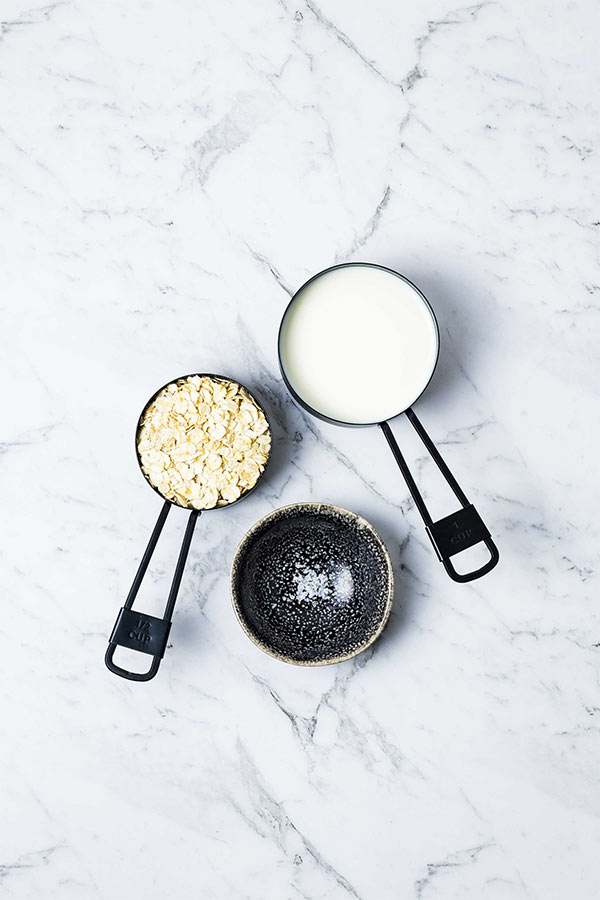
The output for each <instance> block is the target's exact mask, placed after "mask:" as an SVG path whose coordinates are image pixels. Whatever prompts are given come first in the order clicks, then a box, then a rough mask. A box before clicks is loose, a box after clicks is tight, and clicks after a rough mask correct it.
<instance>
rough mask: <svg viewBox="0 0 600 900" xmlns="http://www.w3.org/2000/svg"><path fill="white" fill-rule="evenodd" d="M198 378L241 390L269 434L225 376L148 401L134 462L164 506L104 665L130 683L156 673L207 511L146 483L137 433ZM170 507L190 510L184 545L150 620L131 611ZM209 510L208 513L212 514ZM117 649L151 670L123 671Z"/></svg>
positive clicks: (232, 380) (268, 456)
mask: <svg viewBox="0 0 600 900" xmlns="http://www.w3.org/2000/svg"><path fill="white" fill-rule="evenodd" d="M193 377H199V378H210V379H212V380H215V381H223V382H229V383H231V384H237V385H238V386H239V387H241V388H244V390H245V391H246V393H247V394H248V395H249V396H250V397H251V399H252V400H253V401H254V403H255V404H256V405H257V406H258V407H259V409H260V410H261V411H262V413H263V415H264V416H265V419H266V420H267V424H268V426H269V433H271V426H270V423H269V420H268V418H267V414H266V412H265V410H264V408H263V405H262V404H261V403H259V402H258V400H257V399H256V397H255V396H254V395H253V393H252V392H251V391H249V390H248V388H247V387H245V386H244V385H243V384H241V383H240V382H239V381H237V380H236V379H234V378H227V377H226V376H224V375H212V374H208V373H206V372H204V373H192V375H181V376H180V377H179V378H173V379H172V380H171V381H168V382H167V383H166V384H164V385H163V386H162V387H161V388H159V389H158V390H157V391H156V392H155V393H154V394H153V395H152V397H150V399H149V400H148V402H147V403H146V405H145V406H144V408H143V410H142V412H141V414H140V417H139V419H138V423H137V427H136V431H135V452H136V458H137V461H138V465H139V467H140V471H141V472H142V475H143V476H144V478H145V479H146V481H147V482H148V484H149V485H150V487H151V488H152V490H153V491H155V493H157V494H158V495H159V496H160V497H161V498H162V500H163V501H164V502H163V505H162V509H161V511H160V513H159V514H158V519H157V521H156V525H155V526H154V530H153V531H152V534H151V535H150V540H149V541H148V546H147V547H146V550H145V551H144V555H143V556H142V560H141V562H140V564H139V567H138V570H137V572H136V575H135V578H134V579H133V584H132V585H131V588H130V590H129V593H128V595H127V599H126V600H125V603H124V605H123V606H122V607H121V610H120V611H119V615H118V616H117V621H116V622H115V626H114V628H113V630H112V634H111V636H110V638H109V642H108V649H107V651H106V654H105V656H104V662H105V663H106V666H107V668H109V669H110V671H111V672H114V674H115V675H120V676H121V678H128V679H129V680H130V681H150V679H151V678H154V676H155V675H156V673H157V672H158V669H159V666H160V663H161V660H162V658H163V656H164V653H165V649H166V646H167V641H168V638H169V632H170V630H171V617H172V615H173V610H174V608H175V601H176V600H177V594H178V593H179V586H180V584H181V578H182V576H183V570H184V569H185V564H186V560H187V557H188V552H189V549H190V544H191V543H192V536H193V534H194V528H195V527H196V521H197V520H198V517H199V515H200V513H201V512H205V511H206V510H200V509H190V507H188V506H183V505H182V504H180V503H177V501H176V500H167V499H166V498H165V497H164V496H163V495H162V494H161V492H160V491H159V490H158V488H156V487H155V486H154V485H153V484H152V483H151V482H150V480H149V478H148V476H147V475H146V473H145V472H144V470H143V469H142V463H141V459H140V453H139V449H138V437H139V433H140V428H141V426H142V423H143V420H144V416H145V414H146V411H147V409H148V407H149V406H150V405H151V403H153V402H154V400H155V399H156V397H158V395H159V394H160V393H161V392H162V391H164V390H165V388H167V387H168V386H169V385H170V384H176V383H177V382H179V381H184V380H186V379H188V378H193ZM270 454H271V451H270V448H269V453H268V455H267V462H266V463H265V469H266V466H267V464H268V461H269V458H270ZM265 469H263V471H262V472H261V474H260V475H259V476H258V479H257V481H256V483H255V484H254V485H253V486H252V487H251V488H249V489H248V490H246V491H244V492H243V493H242V494H240V496H239V497H238V498H237V500H233V501H232V502H231V503H227V504H224V505H223V506H215V507H212V509H226V508H227V507H228V506H233V504H234V503H239V502H240V500H244V499H245V498H246V497H248V496H249V494H251V493H252V491H253V490H254V489H255V488H256V486H257V485H258V482H259V481H260V479H261V478H262V476H263V475H264V472H265ZM172 506H178V507H179V508H180V509H187V510H189V517H188V521H187V525H186V529H185V533H184V535H183V541H182V544H181V549H180V551H179V557H178V559H177V565H176V566H175V573H174V575H173V581H172V582H171V589H170V591H169V596H168V598H167V602H166V605H165V609H164V612H163V615H162V618H158V617H157V616H150V615H148V614H147V613H141V612H137V611H135V610H133V608H132V607H133V603H134V601H135V598H136V596H137V594H138V591H139V589H140V586H141V584H142V581H143V579H144V575H145V574H146V570H147V568H148V565H149V563H150V560H151V559H152V554H153V553H154V550H155V547H156V545H157V543H158V539H159V538H160V535H161V532H162V530H163V527H164V524H165V522H166V520H167V516H168V515H169V512H170V510H171V507H172ZM212 509H211V510H208V512H212ZM117 647H126V648H128V649H130V650H138V651H139V652H141V653H145V654H147V655H150V656H152V662H151V664H150V668H149V669H148V670H147V671H146V672H130V671H129V670H128V669H124V668H122V667H121V666H118V665H117V664H116V663H115V662H114V661H113V656H114V654H115V650H116V649H117Z"/></svg>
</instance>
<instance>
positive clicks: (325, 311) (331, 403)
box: [279, 265, 438, 425]
mask: <svg viewBox="0 0 600 900" xmlns="http://www.w3.org/2000/svg"><path fill="white" fill-rule="evenodd" d="M279 340H280V344H279V346H280V352H281V360H282V363H283V367H284V370H285V373H286V376H287V378H288V381H289V382H290V384H291V386H292V387H293V388H294V390H295V391H296V393H297V394H298V396H299V397H301V399H302V400H304V402H305V403H307V404H308V405H309V406H310V407H312V408H313V409H314V410H315V411H316V412H320V413H321V414H323V415H325V416H329V417H330V418H332V419H337V420H338V421H341V422H346V423H349V424H354V425H365V424H367V423H372V422H382V421H384V420H385V419H389V418H392V417H393V416H395V415H398V413H400V412H402V411H403V410H405V409H406V408H407V407H409V406H410V405H411V403H414V401H415V400H416V399H417V397H419V395H420V394H421V392H422V391H423V390H424V388H425V387H426V386H427V383H428V381H429V379H430V377H431V374H432V372H433V369H434V367H435V363H436V359H437V350H438V333H437V328H436V326H435V321H434V319H433V316H432V314H431V311H430V309H429V307H428V306H427V304H426V303H425V302H424V301H423V299H422V297H421V296H420V295H419V293H418V292H417V291H416V290H414V288H412V287H411V286H410V285H409V284H407V283H406V282H405V281H404V280H403V279H402V278H399V277H398V276H397V275H394V274H393V273H391V272H387V271H385V270H383V269H378V268H372V267H370V266H365V265H356V266H347V267H344V268H341V269H334V270H333V271H330V272H326V273H325V274H324V275H320V276H319V277H318V278H315V280H314V281H312V282H311V283H310V284H309V285H308V286H307V287H305V288H303V289H301V291H300V292H299V293H298V294H297V295H296V298H295V299H294V302H293V303H292V305H291V307H290V308H289V310H288V312H287V313H286V316H285V319H284V322H283V326H282V329H281V335H280V339H279Z"/></svg>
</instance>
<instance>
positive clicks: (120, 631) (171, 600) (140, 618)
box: [104, 500, 200, 681]
mask: <svg viewBox="0 0 600 900" xmlns="http://www.w3.org/2000/svg"><path fill="white" fill-rule="evenodd" d="M170 508H171V503H170V502H169V501H168V500H165V502H164V504H163V507H162V509H161V511H160V513H159V516H158V519H157V521H156V525H155V526H154V530H153V532H152V534H151V535H150V540H149V541H148V546H147V547H146V550H145V552H144V555H143V556H142V561H141V562H140V565H139V568H138V570H137V572H136V575H135V578H134V579H133V584H132V585H131V589H130V591H129V593H128V595H127V599H126V600H125V605H124V606H123V607H121V610H120V611H119V615H118V616H117V621H116V622H115V627H114V628H113V630H112V634H111V636H110V638H109V641H108V649H107V651H106V654H105V656H104V662H105V663H106V666H107V668H108V669H110V671H111V672H114V674H115V675H120V676H121V678H127V679H129V681H150V679H151V678H154V676H155V675H156V673H157V672H158V668H159V666H160V661H161V659H162V658H163V656H164V654H165V650H166V647H167V641H168V639H169V632H170V630H171V617H172V615H173V610H174V608H175V601H176V600H177V594H178V593H179V586H180V584H181V578H182V576H183V570H184V569H185V563H186V560H187V557H188V553H189V549H190V544H191V543H192V535H193V534H194V528H195V526H196V520H197V518H198V516H199V515H200V512H199V510H197V509H193V510H192V511H191V512H190V517H189V519H188V522H187V526H186V529H185V534H184V536H183V541H182V544H181V550H180V551H179V558H178V560H177V565H176V567H175V573H174V575H173V581H172V582H171V590H170V591H169V597H168V599H167V603H166V606H165V611H164V613H163V617H162V619H159V618H157V617H156V616H149V615H148V614H147V613H138V612H134V610H133V609H132V606H133V602H134V600H135V598H136V596H137V593H138V591H139V589H140V585H141V583H142V581H143V579H144V575H145V574H146V569H147V568H148V564H149V562H150V560H151V559H152V554H153V553H154V550H155V547H156V545H157V543H158V539H159V537H160V534H161V532H162V530H163V526H164V524H165V522H166V519H167V516H168V515H169V510H170ZM117 647H128V648H129V649H130V650H138V651H139V652H140V653H146V654H149V655H150V656H152V662H151V664H150V668H149V669H148V670H147V671H146V672H130V671H129V670H128V669H123V668H122V667H121V666H117V665H116V663H114V662H113V656H114V655H115V650H116V649H117Z"/></svg>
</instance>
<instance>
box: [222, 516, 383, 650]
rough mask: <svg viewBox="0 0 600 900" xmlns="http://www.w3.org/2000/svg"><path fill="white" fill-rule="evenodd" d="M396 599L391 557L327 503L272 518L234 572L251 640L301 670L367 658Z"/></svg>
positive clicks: (355, 519)
mask: <svg viewBox="0 0 600 900" xmlns="http://www.w3.org/2000/svg"><path fill="white" fill-rule="evenodd" d="M393 593H394V575H393V571H392V564H391V560H390V556H389V553H388V551H387V549H386V547H385V544H384V543H383V541H382V540H381V538H380V537H379V535H378V534H377V532H376V531H375V529H374V528H373V526H372V525H370V524H369V523H368V522H367V521H366V520H365V519H363V518H361V516H358V515H356V513H353V512H349V511H348V510H346V509H341V508H340V507H339V506H331V505H329V504H327V503H295V504H294V505H292V506H284V507H282V508H281V509H276V510H275V511H274V512H272V513H269V515H267V516H265V517H264V518H263V519H261V520H260V521H259V522H257V523H256V525H254V526H253V527H252V528H251V529H250V531H249V532H248V533H247V534H246V536H245V537H244V538H243V540H242V542H241V543H240V545H239V547H238V548H237V550H236V553H235V556H234V558H233V563H232V567H231V596H232V600H233V607H234V610H235V613H236V616H237V618H238V620H239V623H240V625H241V626H242V628H243V629H244V631H245V632H246V634H247V635H248V637H249V638H250V640H251V641H253V642H254V643H255V644H256V646H257V647H260V649H261V650H263V651H264V652H265V653H268V654H269V655H270V656H274V657H275V658H276V659H279V660H281V661H282V662H287V663H293V664H295V665H299V666H325V665H330V664H331V663H337V662H342V661H343V660H346V659H350V658H351V657H353V656H356V655H357V654H358V653H361V652H362V651H363V650H366V648H367V647H369V646H370V645H371V644H372V643H373V641H375V640H377V638H378V637H379V635H380V634H381V632H382V631H383V629H384V627H385V624H386V622H387V620H388V617H389V614H390V610H391V608H392V599H393Z"/></svg>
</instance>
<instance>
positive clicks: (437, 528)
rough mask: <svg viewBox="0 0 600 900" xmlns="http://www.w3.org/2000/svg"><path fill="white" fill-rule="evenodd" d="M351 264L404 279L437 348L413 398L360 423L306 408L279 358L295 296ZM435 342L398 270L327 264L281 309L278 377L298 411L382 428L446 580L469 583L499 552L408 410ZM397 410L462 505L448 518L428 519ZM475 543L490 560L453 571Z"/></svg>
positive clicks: (331, 420)
mask: <svg viewBox="0 0 600 900" xmlns="http://www.w3.org/2000/svg"><path fill="white" fill-rule="evenodd" d="M353 267H362V268H365V267H366V268H368V269H377V270H380V271H381V272H385V273H388V274H389V275H392V276H395V277H396V278H399V279H401V280H402V281H403V282H404V283H405V285H408V286H409V287H410V288H411V289H412V290H413V291H414V292H415V298H419V299H420V301H421V302H422V303H423V304H424V305H425V307H426V309H427V310H428V311H429V313H430V315H431V318H432V320H433V323H434V326H435V332H436V340H437V348H436V353H435V356H434V358H433V360H432V363H431V366H430V371H429V372H428V375H429V377H428V379H427V381H426V383H425V385H424V387H422V389H421V390H420V391H419V392H418V393H417V396H415V397H413V398H412V400H411V401H410V402H409V403H408V404H406V405H405V406H404V407H403V408H402V409H398V410H397V411H395V412H393V414H392V415H391V416H388V418H387V419H386V420H385V421H378V420H375V421H373V422H360V423H357V422H348V421H343V420H341V419H336V418H332V417H331V416H329V415H327V414H324V413H323V412H322V411H319V410H318V409H316V408H314V407H313V406H311V405H310V404H309V403H307V402H306V400H305V399H304V398H303V397H302V396H301V393H300V391H299V390H298V389H297V386H295V385H294V383H293V378H292V376H291V375H290V373H289V372H288V371H286V366H285V362H284V358H283V357H284V353H283V350H282V343H283V334H284V328H285V326H286V322H287V320H288V316H289V315H290V311H291V310H292V309H293V308H294V304H295V303H297V302H298V299H299V298H300V297H301V295H302V292H303V291H304V290H305V289H306V288H307V287H308V286H309V285H311V284H312V283H313V282H314V281H316V280H317V279H319V278H321V277H322V276H324V275H327V274H328V273H330V272H334V271H336V270H338V269H351V268H353ZM364 302H365V304H368V303H369V297H368V296H365V301H364ZM328 339H330V340H331V341H335V340H336V335H335V334H331V335H328ZM439 343H440V340H439V326H438V323H437V319H436V317H435V313H434V311H433V309H432V307H431V304H430V303H429V301H428V300H427V299H426V297H425V296H424V294H423V293H422V292H421V291H420V290H419V288H418V287H416V286H415V285H414V284H413V283H412V282H411V281H409V279H408V278H405V277H404V276H403V275H400V274H399V273H398V272H395V271H394V270H393V269H388V268H387V267H385V266H380V265H376V264H375V263H357V262H352V263H341V264H340V265H337V266H331V267H330V268H328V269H324V270H323V271H322V272H318V273H317V274H316V275H313V277H312V278H309V280H308V281H307V282H305V284H303V285H302V287H301V288H300V289H299V290H298V291H297V292H296V293H295V294H294V296H293V297H292V299H291V300H290V302H289V304H288V306H287V307H286V310H285V312H284V314H283V318H282V320H281V325H280V328H279V336H278V357H279V367H280V370H281V375H282V377H283V380H284V382H285V384H286V387H287V388H288V390H289V392H290V393H291V395H292V397H293V398H294V399H295V401H296V402H297V403H298V404H299V406H301V407H302V408H303V409H305V410H306V411H307V412H309V413H310V414H311V415H313V416H316V417H317V418H318V419H321V420H323V421H324V422H329V423H330V424H332V425H344V426H347V427H365V426H371V425H378V426H379V428H380V429H381V430H382V432H383V434H384V436H385V438H386V440H387V442H388V444H389V447H390V449H391V451H392V453H393V455H394V458H395V460H396V462H397V463H398V466H399V467H400V471H401V472H402V474H403V476H404V479H405V481H406V484H407V486H408V489H409V491H410V493H411V495H412V498H413V500H414V502H415V505H416V507H417V509H418V510H419V512H420V514H421V517H422V519H423V521H424V523H425V528H426V531H427V534H428V535H429V538H430V540H431V542H432V544H433V547H434V549H435V552H436V554H437V556H438V559H439V560H440V561H441V562H442V564H443V566H444V568H445V570H446V572H447V573H448V575H449V576H450V578H452V580H453V581H458V582H467V581H473V580H474V579H476V578H481V576H482V575H486V574H487V573H488V572H490V571H491V570H492V569H493V568H494V566H495V565H496V564H497V563H498V560H499V553H498V548H497V547H496V545H495V543H494V542H493V540H492V538H491V535H490V533H489V531H488V529H487V528H486V526H485V525H484V523H483V520H482V519H481V516H480V515H479V513H478V512H477V510H476V509H475V507H474V506H473V504H472V503H470V502H469V500H468V499H467V497H466V495H465V493H464V491H463V490H462V488H461V487H460V485H459V484H458V482H457V480H456V478H455V477H454V475H453V474H452V472H451V471H450V469H449V468H448V466H447V465H446V463H445V462H444V460H443V459H442V457H441V455H440V453H439V451H438V450H437V448H436V447H435V445H434V444H433V441H432V440H431V438H430V437H429V435H428V434H427V432H426V431H425V428H424V427H423V425H422V424H421V422H420V420H419V419H418V418H417V415H416V413H415V412H414V410H413V409H412V405H413V403H415V402H416V401H417V400H418V399H419V397H420V396H421V395H422V394H423V392H424V391H425V390H426V388H427V386H428V385H429V383H430V381H431V378H432V377H433V373H434V370H435V367H436V364H437V361H438V357H439ZM317 364H318V363H317V362H316V361H315V365H317ZM402 413H404V414H405V415H406V417H407V419H408V420H409V422H410V423H411V425H412V426H413V428H414V429H415V431H416V432H417V434H418V435H419V437H420V439H421V441H422V442H423V444H424V445H425V447H426V448H427V450H428V452H429V454H430V455H431V458H432V459H433V461H434V462H435V464H436V465H437V467H438V469H439V470H440V472H441V473H442V475H443V476H444V478H445V479H446V481H447V483H448V485H449V486H450V488H451V489H452V491H453V492H454V494H455V496H456V498H457V500H458V502H459V503H460V506H461V508H460V509H459V510H458V511H456V512H454V513H451V514H450V515H448V516H445V517H444V518H443V519H439V520H438V521H437V522H434V521H433V518H432V516H431V514H430V512H429V510H428V509H427V506H426V504H425V501H424V499H423V497H422V495H421V492H420V491H419V488H418V487H417V484H416V482H415V480H414V478H413V476H412V474H411V472H410V469H409V467H408V465H407V463H406V460H405V458H404V456H403V454H402V452H401V450H400V447H399V446H398V444H397V442H396V439H395V437H394V435H393V432H392V429H391V428H390V424H389V419H393V418H395V417H396V416H399V415H401V414H402ZM479 543H483V544H485V546H486V547H487V550H488V552H489V560H488V561H487V562H486V563H485V564H484V565H482V566H481V567H480V568H478V569H475V570H474V571H471V572H467V573H460V572H458V571H457V570H456V569H455V567H454V565H453V563H452V557H453V556H455V555H456V554H457V553H460V552H462V551H463V550H467V549H468V548H470V547H473V546H475V545H476V544H479Z"/></svg>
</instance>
